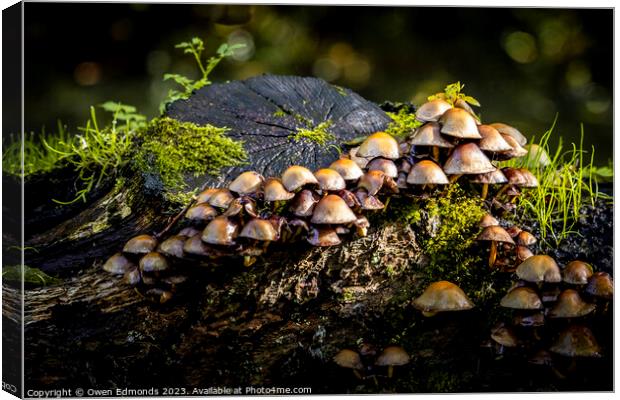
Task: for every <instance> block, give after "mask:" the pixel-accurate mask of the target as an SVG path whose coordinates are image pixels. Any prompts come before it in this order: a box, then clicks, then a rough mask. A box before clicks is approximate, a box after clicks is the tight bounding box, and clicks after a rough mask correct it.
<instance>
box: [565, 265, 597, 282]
mask: <svg viewBox="0 0 620 400" xmlns="http://www.w3.org/2000/svg"><path fill="white" fill-rule="evenodd" d="M593 273H594V271H593V270H592V266H591V265H590V264H588V263H586V262H583V261H579V260H575V261H571V262H569V263H568V264H566V267H565V268H564V271H562V280H563V281H564V282H566V283H570V284H571V285H585V284H587V283H588V279H590V277H591V276H592V274H593Z"/></svg>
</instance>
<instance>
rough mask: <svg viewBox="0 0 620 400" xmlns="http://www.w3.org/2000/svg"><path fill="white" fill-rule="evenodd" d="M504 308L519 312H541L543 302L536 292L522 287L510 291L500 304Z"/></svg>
mask: <svg viewBox="0 0 620 400" xmlns="http://www.w3.org/2000/svg"><path fill="white" fill-rule="evenodd" d="M499 304H500V305H501V306H502V307H506V308H515V309H518V310H539V309H541V308H542V306H543V305H542V301H541V300H540V297H539V296H538V294H537V293H536V291H535V290H534V289H532V288H529V287H527V286H520V287H516V288H514V289H512V290H511V291H509V292H508V293H507V294H506V296H504V297H503V298H502V300H501V301H500V303H499Z"/></svg>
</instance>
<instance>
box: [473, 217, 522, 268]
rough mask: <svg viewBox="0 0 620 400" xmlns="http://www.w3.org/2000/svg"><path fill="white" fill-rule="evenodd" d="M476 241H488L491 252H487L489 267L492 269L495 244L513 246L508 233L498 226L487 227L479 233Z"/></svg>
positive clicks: (495, 250)
mask: <svg viewBox="0 0 620 400" xmlns="http://www.w3.org/2000/svg"><path fill="white" fill-rule="evenodd" d="M476 240H479V241H490V242H491V250H490V251H489V267H491V268H493V265H495V259H496V258H497V242H502V243H510V244H515V242H514V241H513V240H512V238H511V237H510V235H509V234H508V232H506V230H505V229H504V228H502V227H501V226H499V225H496V226H487V227H486V228H484V229H483V230H482V232H480V234H479V235H478V237H477V238H476Z"/></svg>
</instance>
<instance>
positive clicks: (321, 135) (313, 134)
mask: <svg viewBox="0 0 620 400" xmlns="http://www.w3.org/2000/svg"><path fill="white" fill-rule="evenodd" d="M331 125H332V121H331V120H328V121H323V122H321V123H320V124H318V125H317V126H315V127H313V128H297V133H296V134H295V135H293V140H295V141H297V142H298V141H301V140H308V141H312V142H315V143H317V144H318V145H320V146H327V145H328V143H329V142H332V141H334V140H335V139H336V136H334V134H333V133H331V132H329V128H330V127H331Z"/></svg>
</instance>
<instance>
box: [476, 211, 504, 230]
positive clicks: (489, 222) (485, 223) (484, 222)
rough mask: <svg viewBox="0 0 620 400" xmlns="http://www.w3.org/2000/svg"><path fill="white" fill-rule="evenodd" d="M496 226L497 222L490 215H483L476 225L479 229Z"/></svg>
mask: <svg viewBox="0 0 620 400" xmlns="http://www.w3.org/2000/svg"><path fill="white" fill-rule="evenodd" d="M498 225H499V221H498V220H496V219H495V218H494V217H493V216H492V215H491V214H484V215H483V216H482V218H480V223H478V226H480V227H481V228H487V227H489V226H498Z"/></svg>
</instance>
